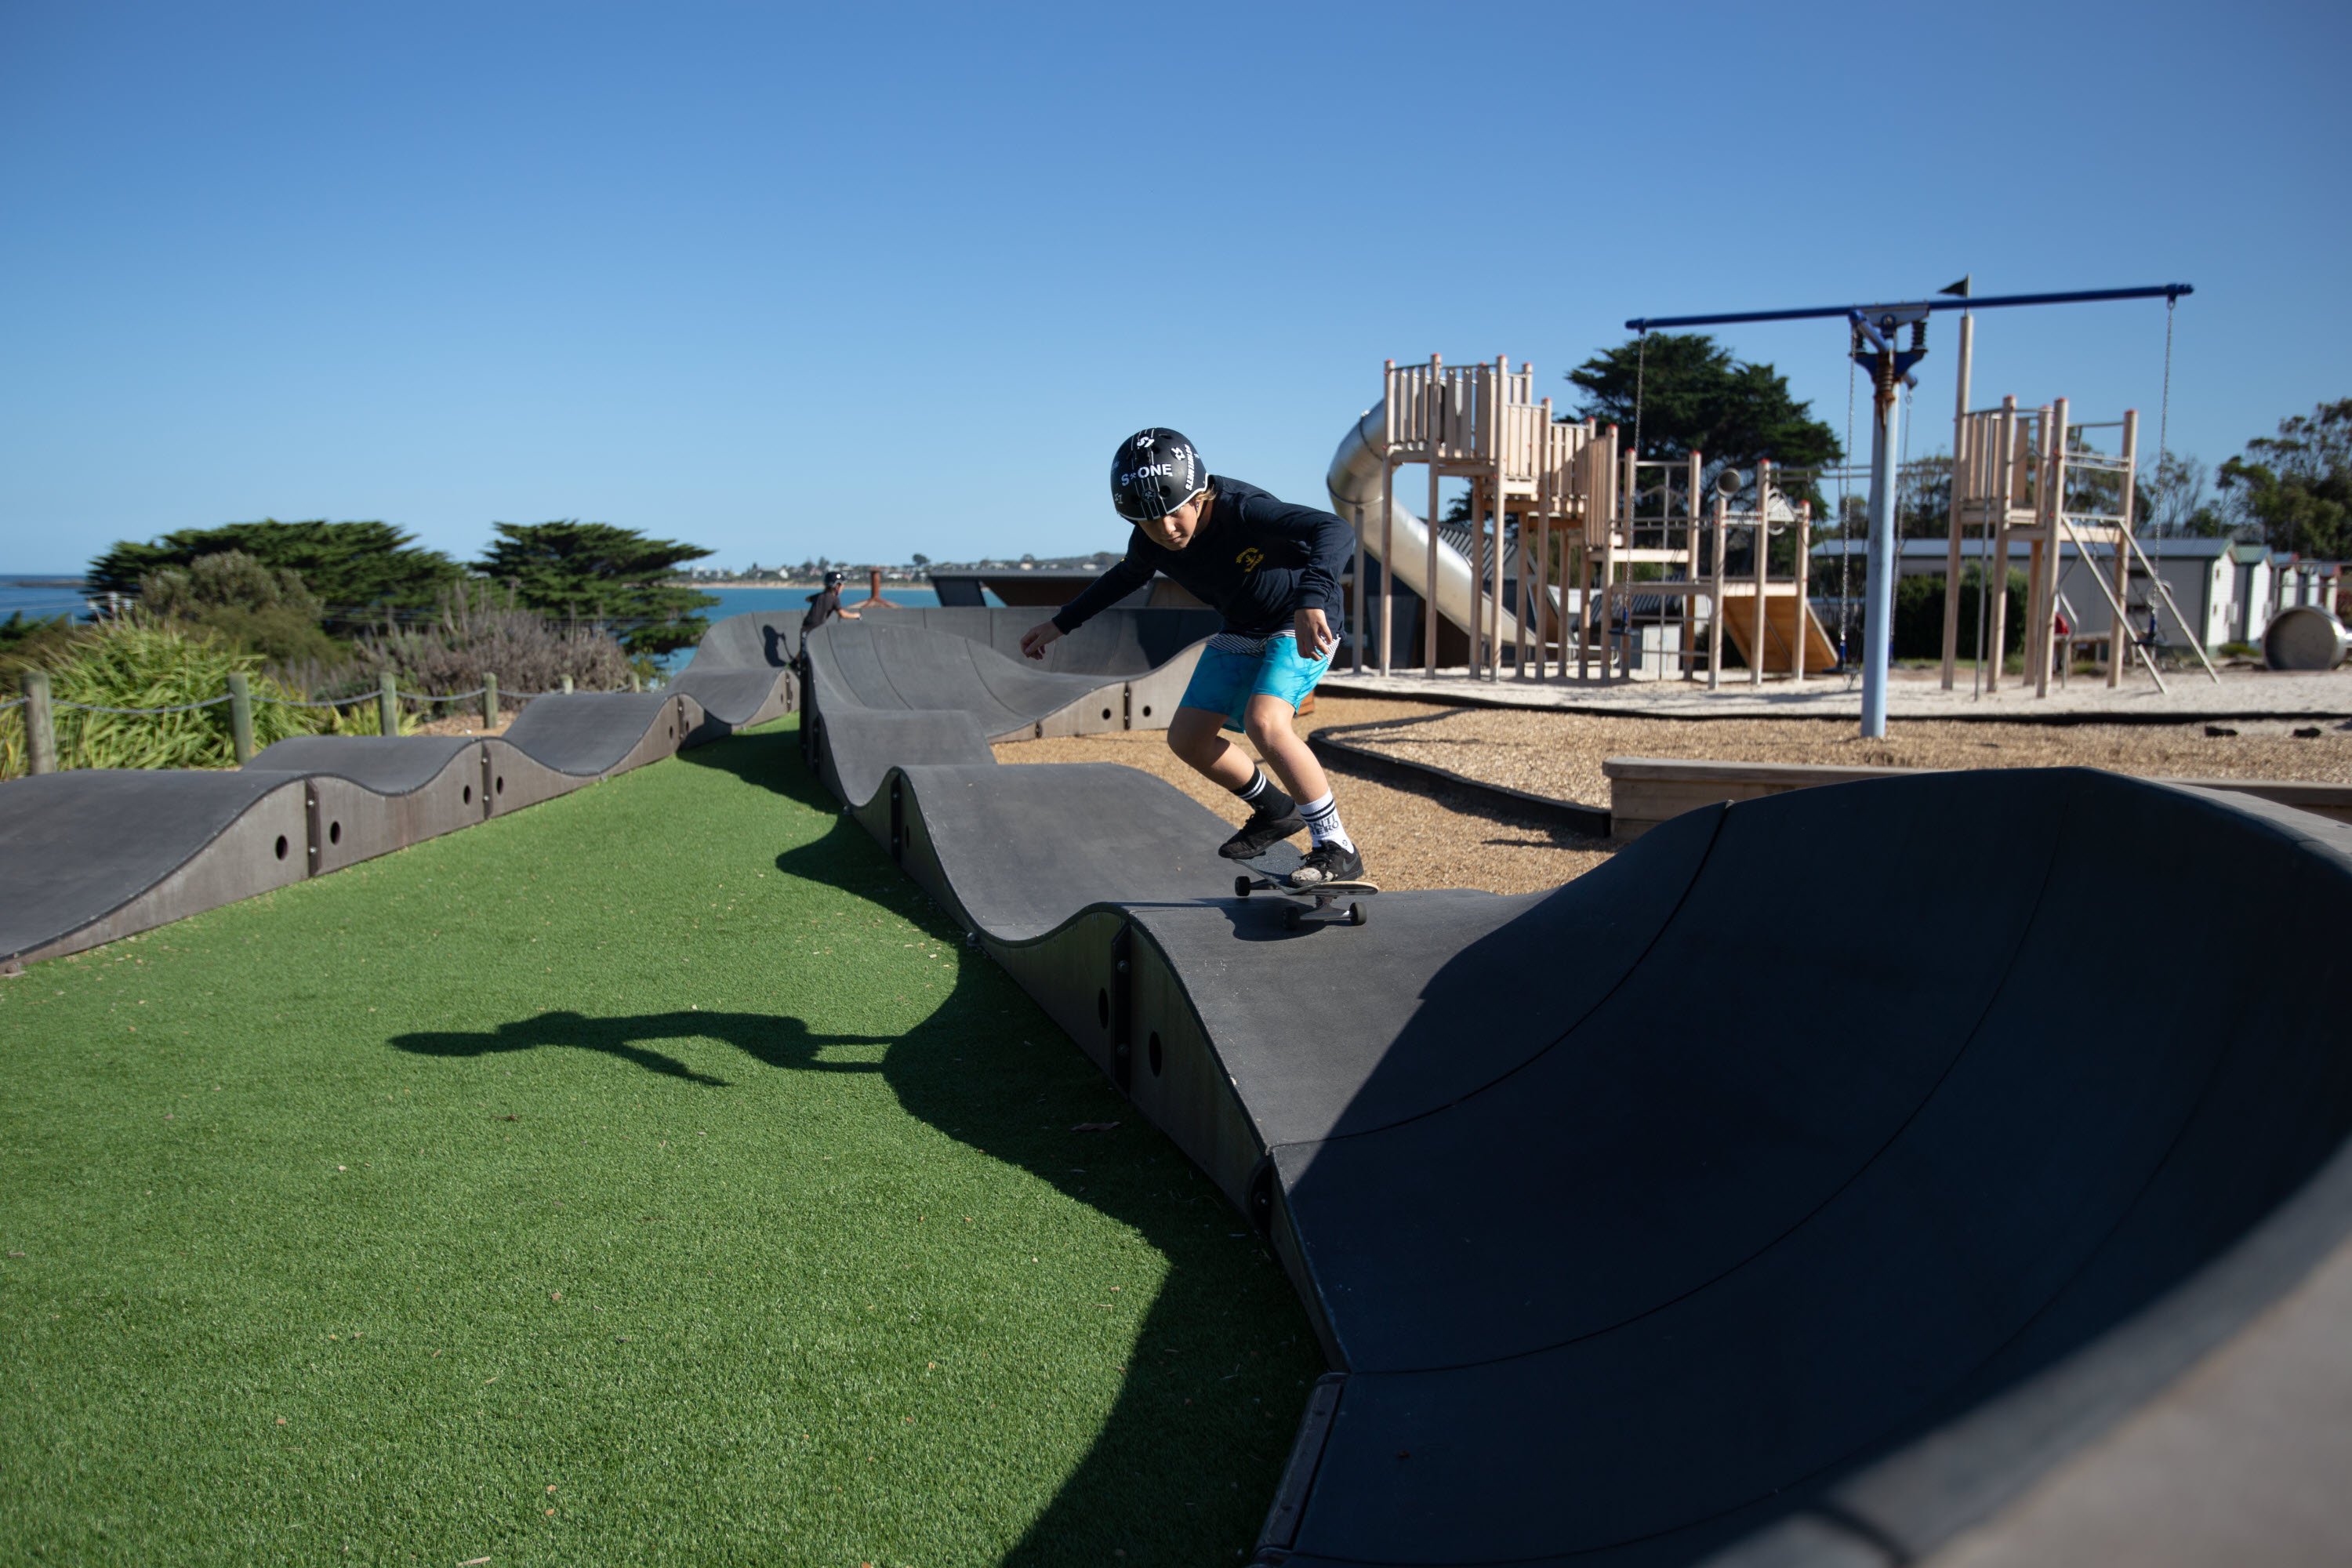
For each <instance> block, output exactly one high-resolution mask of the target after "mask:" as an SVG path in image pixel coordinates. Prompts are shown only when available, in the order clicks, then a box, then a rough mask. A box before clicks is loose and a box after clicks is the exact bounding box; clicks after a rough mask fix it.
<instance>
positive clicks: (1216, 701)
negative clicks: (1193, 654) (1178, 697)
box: [1183, 632, 1338, 730]
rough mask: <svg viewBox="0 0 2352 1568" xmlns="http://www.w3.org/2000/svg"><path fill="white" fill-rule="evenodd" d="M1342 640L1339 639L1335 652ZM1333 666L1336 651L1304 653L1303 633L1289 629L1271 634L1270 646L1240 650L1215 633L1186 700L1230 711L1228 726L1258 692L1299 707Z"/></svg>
mask: <svg viewBox="0 0 2352 1568" xmlns="http://www.w3.org/2000/svg"><path fill="white" fill-rule="evenodd" d="M1337 651H1338V646H1337V645H1336V644H1335V645H1333V652H1337ZM1328 668H1331V655H1330V654H1328V653H1327V654H1325V655H1324V656H1323V657H1322V658H1301V657H1300V655H1299V652H1298V639H1297V637H1293V636H1292V635H1291V634H1289V633H1288V632H1285V633H1284V634H1282V635H1281V636H1280V637H1268V638H1266V639H1265V648H1264V650H1263V651H1261V652H1258V653H1234V652H1232V651H1230V650H1228V649H1225V648H1221V647H1218V646H1217V642H1216V639H1214V638H1212V639H1211V640H1210V643H1209V646H1208V647H1204V648H1202V650H1201V662H1200V663H1199V664H1198V665H1196V666H1194V667H1193V669H1192V681H1191V683H1190V684H1189V685H1187V686H1186V687H1185V688H1184V700H1183V706H1184V707H1187V708H1200V709H1204V710H1207V711H1209V712H1211V713H1222V714H1223V715H1224V716H1225V728H1226V729H1228V730H1238V729H1241V728H1242V727H1243V726H1242V716H1243V710H1244V709H1246V708H1247V707H1248V706H1249V700H1250V699H1251V698H1253V697H1279V698H1281V699H1282V700H1284V701H1285V702H1287V703H1289V704H1290V706H1291V707H1292V708H1294V709H1296V708H1297V706H1298V705H1299V704H1300V703H1301V702H1304V701H1306V700H1307V693H1308V692H1310V691H1312V690H1314V689H1315V683H1316V682H1317V681H1318V680H1320V679H1323V672H1324V671H1325V670H1327V669H1328Z"/></svg>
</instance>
